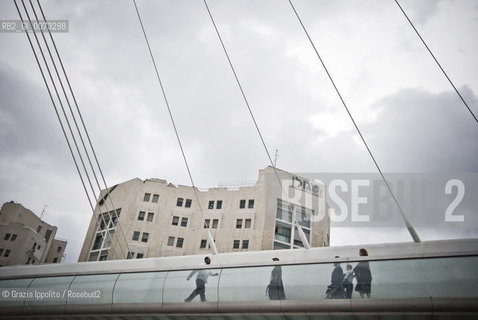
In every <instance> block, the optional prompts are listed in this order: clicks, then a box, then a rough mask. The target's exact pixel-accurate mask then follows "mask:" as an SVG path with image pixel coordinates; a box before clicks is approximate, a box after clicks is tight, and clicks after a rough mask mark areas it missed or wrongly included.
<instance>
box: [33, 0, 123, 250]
mask: <svg viewBox="0 0 478 320" xmlns="http://www.w3.org/2000/svg"><path fill="white" fill-rule="evenodd" d="M29 1H30V5H31V6H32V9H33V13H34V14H35V18H36V20H37V22H38V23H39V20H38V17H37V14H36V12H35V8H34V7H33V4H32V1H31V0H29ZM37 4H38V7H39V9H40V11H41V14H42V17H43V20H44V21H45V22H46V21H47V20H46V17H45V14H44V12H43V8H42V7H41V4H40V1H39V0H37ZM47 30H48V34H49V36H50V40H51V42H52V44H53V47H54V49H55V52H56V56H57V58H58V61H59V62H60V66H61V69H62V71H63V75H64V77H65V79H66V82H67V85H68V88H69V91H70V93H71V96H72V98H73V102H74V104H75V107H76V111H77V113H78V115H79V117H80V120H81V123H82V127H83V130H84V132H85V134H86V137H87V140H88V143H89V146H90V148H91V151H92V153H93V156H94V159H95V161H96V165H97V168H98V170H99V173H100V175H101V178H102V181H103V184H104V188H105V190H106V193H105V195H104V196H101V186H100V183H99V182H98V177H97V174H96V170H95V168H94V166H93V164H92V162H91V157H90V154H89V152H88V150H87V148H86V146H85V142H84V139H83V135H82V133H81V131H80V128H79V127H78V122H77V121H76V117H75V115H74V112H73V110H72V108H71V105H70V101H69V99H68V95H67V93H66V92H65V88H64V86H63V82H62V81H61V78H60V75H59V74H58V70H57V68H56V65H55V62H54V59H53V57H52V56H51V52H50V49H49V46H48V43H47V41H46V39H45V36H44V34H43V31H41V30H40V31H41V33H42V36H43V39H44V41H45V44H46V46H47V49H48V52H49V53H50V58H51V60H52V62H53V65H54V67H55V71H56V73H57V76H58V79H59V80H60V84H61V87H62V90H63V93H64V95H65V98H66V101H67V103H68V107H69V109H70V112H71V115H72V117H73V120H74V122H75V126H76V129H77V131H78V135H79V137H80V139H81V143H82V145H83V149H84V151H85V154H86V156H87V159H88V163H89V165H90V168H91V171H92V173H93V176H94V178H95V181H96V185H97V187H98V189H99V194H100V198H102V199H105V197H107V196H108V195H109V188H108V185H107V183H106V180H105V178H104V175H103V171H102V170H101V166H100V164H99V161H98V158H97V156H96V152H95V149H94V147H93V144H92V142H91V139H90V136H89V133H88V129H87V128H86V125H85V122H84V120H83V116H82V115H81V111H80V108H79V106H78V102H77V101H76V97H75V94H74V93H73V89H72V87H71V84H70V81H69V78H68V75H67V73H66V71H65V67H64V65H63V62H62V60H61V57H60V54H59V52H58V48H57V46H56V43H55V40H54V39H53V36H52V34H51V32H50V29H49V28H47ZM95 198H96V197H95ZM108 198H109V201H110V203H111V205H112V207H113V210H112V211H110V210H109V208H108V205H107V201H103V203H104V204H105V209H106V211H107V213H108V216H110V215H111V218H112V219H114V218H116V221H117V224H116V225H115V229H119V231H120V233H121V235H122V236H123V239H124V242H125V245H126V249H127V252H126V253H125V255H126V256H127V254H128V252H129V246H128V243H127V240H126V236H125V235H124V232H123V228H122V225H121V224H120V221H119V216H118V213H117V209H116V206H115V205H114V203H113V199H112V197H108ZM98 202H99V201H97V205H99V203H98ZM98 209H99V210H101V209H100V208H98ZM98 215H102V216H103V214H102V213H101V212H98ZM103 218H104V217H103ZM103 222H105V221H104V219H103ZM113 224H114V223H113ZM105 227H106V235H107V236H108V237H110V240H112V239H111V235H110V234H109V231H108V229H109V227H108V225H106V224H105ZM95 230H96V226H95ZM100 231H101V230H100ZM95 233H96V232H95ZM118 244H119V246H120V248H119V249H120V250H121V251H123V248H122V247H121V239H118ZM113 249H114V248H113ZM113 251H116V250H113Z"/></svg>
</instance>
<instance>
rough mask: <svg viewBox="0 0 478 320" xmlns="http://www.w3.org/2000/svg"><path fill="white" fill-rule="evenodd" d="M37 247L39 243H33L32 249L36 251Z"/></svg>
mask: <svg viewBox="0 0 478 320" xmlns="http://www.w3.org/2000/svg"><path fill="white" fill-rule="evenodd" d="M96 237H98V235H97V236H96ZM36 247H37V243H36V242H33V247H32V249H35V248H36Z"/></svg>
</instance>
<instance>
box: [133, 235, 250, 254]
mask: <svg viewBox="0 0 478 320" xmlns="http://www.w3.org/2000/svg"><path fill="white" fill-rule="evenodd" d="M175 242H176V247H177V248H182V247H183V245H184V238H179V237H178V239H177V241H176V238H175V237H173V236H170V237H169V238H168V246H171V247H174V243H175ZM206 246H207V240H206V239H202V240H201V243H200V244H199V249H206ZM232 248H233V249H249V240H242V247H241V240H234V242H233V244H232ZM141 257H142V256H141ZM128 259H132V258H128ZM137 259H139V258H137Z"/></svg>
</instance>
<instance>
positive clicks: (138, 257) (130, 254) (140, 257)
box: [126, 251, 144, 259]
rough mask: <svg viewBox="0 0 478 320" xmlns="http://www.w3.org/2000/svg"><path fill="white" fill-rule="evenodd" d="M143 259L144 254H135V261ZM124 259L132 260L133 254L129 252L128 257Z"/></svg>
mask: <svg viewBox="0 0 478 320" xmlns="http://www.w3.org/2000/svg"><path fill="white" fill-rule="evenodd" d="M143 257H144V253H142V252H138V253H137V254H136V259H143ZM126 259H134V252H132V251H130V252H128V256H127V257H126Z"/></svg>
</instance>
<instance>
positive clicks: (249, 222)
mask: <svg viewBox="0 0 478 320" xmlns="http://www.w3.org/2000/svg"><path fill="white" fill-rule="evenodd" d="M244 228H245V229H250V228H251V219H246V223H245V224H244Z"/></svg>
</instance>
